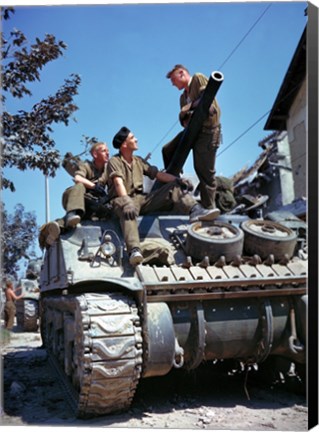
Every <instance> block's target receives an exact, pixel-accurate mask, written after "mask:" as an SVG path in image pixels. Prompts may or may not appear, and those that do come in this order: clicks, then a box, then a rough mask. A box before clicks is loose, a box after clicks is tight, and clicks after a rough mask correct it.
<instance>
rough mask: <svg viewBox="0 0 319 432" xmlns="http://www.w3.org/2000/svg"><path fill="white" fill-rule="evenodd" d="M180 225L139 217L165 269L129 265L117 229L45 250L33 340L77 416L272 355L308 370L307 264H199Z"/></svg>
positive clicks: (99, 229) (172, 219)
mask: <svg viewBox="0 0 319 432" xmlns="http://www.w3.org/2000/svg"><path fill="white" fill-rule="evenodd" d="M188 225H189V224H188V217H186V216H169V215H158V216H147V217H143V218H139V231H140V235H141V238H142V240H143V239H147V238H156V236H157V238H160V239H162V240H165V242H167V243H169V244H170V245H171V248H172V249H171V252H172V255H173V257H174V262H173V263H166V264H163V263H159V264H154V263H153V264H147V263H145V264H144V263H143V264H141V265H139V266H137V267H136V268H133V267H131V266H130V265H129V262H128V256H127V254H126V251H125V250H124V249H123V239H122V236H121V230H120V227H119V225H118V223H117V221H116V220H113V219H111V220H108V221H98V222H91V221H85V222H83V223H82V224H81V225H80V226H79V227H77V228H76V229H74V230H72V231H71V232H69V233H67V234H63V235H61V237H60V239H59V240H58V241H57V242H56V243H55V244H54V245H53V246H51V247H50V248H49V249H48V250H47V252H46V256H45V259H44V265H43V269H42V272H41V278H40V286H41V310H42V317H41V332H42V337H43V340H44V343H45V345H46V348H47V350H48V352H49V355H50V358H51V361H52V364H54V365H55V367H56V368H57V370H59V373H60V375H61V380H63V381H64V384H65V385H66V387H67V388H68V389H69V394H70V395H71V396H70V398H71V399H72V403H73V406H74V409H75V411H76V412H77V415H78V416H81V417H86V416H95V415H103V414H108V413H112V412H116V411H122V410H126V409H128V408H129V406H130V405H131V403H132V400H133V398H134V393H135V390H136V388H137V386H138V382H139V381H140V380H141V379H143V378H147V377H152V376H163V375H165V374H167V373H168V372H169V371H171V370H172V369H174V368H184V369H187V370H192V369H196V368H197V367H199V366H200V365H201V364H202V363H203V362H207V361H211V360H212V361H218V360H227V359H231V360H234V361H236V362H239V363H241V364H243V365H245V366H249V365H251V364H262V363H263V362H265V361H266V360H267V359H268V358H270V357H273V356H278V357H282V358H285V359H287V361H289V362H295V363H297V364H301V365H302V364H305V361H306V359H305V352H306V311H307V290H306V282H307V261H306V260H300V259H297V258H296V257H293V258H292V259H290V260H288V261H287V262H285V263H280V262H272V261H271V260H270V261H269V262H268V263H265V262H261V261H260V260H256V259H252V258H251V259H244V256H243V257H242V258H241V259H240V260H235V261H233V262H226V261H224V260H222V259H221V260H218V261H216V262H213V263H212V262H211V260H209V259H205V257H203V259H202V260H201V261H199V260H198V259H196V258H195V259H194V258H192V257H190V256H188V255H187V248H186V238H185V235H187V232H188V231H189V230H188ZM185 233H186V234H185ZM106 234H107V236H106ZM106 237H107V238H108V241H109V242H111V243H112V244H113V246H114V248H113V249H112V248H111V249H112V250H114V252H113V254H112V256H109V255H107V254H106V255H105V254H104V255H103V253H102V250H103V245H104V244H105V243H104V239H105V238H106ZM110 239H111V240H110ZM212 241H214V239H212ZM165 245H166V243H165ZM107 246H108V248H106V250H110V244H108V245H107ZM219 247H220V246H219ZM229 247H230V246H229V242H227V244H226V248H227V250H228V249H229Z"/></svg>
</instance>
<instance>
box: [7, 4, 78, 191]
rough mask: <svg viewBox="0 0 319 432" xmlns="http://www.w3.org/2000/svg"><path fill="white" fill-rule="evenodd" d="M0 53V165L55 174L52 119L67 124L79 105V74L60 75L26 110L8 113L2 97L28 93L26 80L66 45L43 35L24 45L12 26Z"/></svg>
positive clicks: (56, 153) (33, 77)
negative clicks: (60, 79) (59, 83)
mask: <svg viewBox="0 0 319 432" xmlns="http://www.w3.org/2000/svg"><path fill="white" fill-rule="evenodd" d="M11 13H14V9H13V8H8V7H7V8H5V7H4V8H1V18H2V19H3V20H5V21H6V20H8V19H9V18H10V14H11ZM1 40H2V41H1V42H2V43H1V55H2V70H1V79H2V90H3V94H2V104H3V107H4V112H3V114H2V138H1V145H2V166H3V167H9V168H10V167H15V168H18V169H20V170H22V171H23V170H26V169H39V170H41V171H42V172H43V174H45V175H49V176H54V175H55V173H56V170H57V168H58V167H59V166H60V164H61V157H60V153H59V151H58V150H57V149H56V147H55V141H54V140H53V138H52V137H51V136H50V134H51V133H52V131H53V130H52V124H53V123H64V124H65V125H66V126H67V125H68V124H69V119H70V118H71V117H72V114H73V113H74V112H75V111H76V110H77V109H78V107H77V106H76V105H75V104H74V102H73V98H74V97H75V96H76V95H77V94H78V87H79V85H80V82H81V80H80V77H79V76H78V75H77V74H72V75H71V76H70V77H69V78H67V79H65V82H64V85H62V86H61V87H60V88H59V89H58V90H57V92H56V94H54V95H51V96H48V97H46V98H44V99H42V100H41V101H40V102H38V103H36V104H35V105H34V106H33V107H32V109H31V110H30V111H29V112H27V111H24V110H19V111H18V112H17V113H9V112H8V111H7V110H6V100H7V96H8V95H9V94H10V95H11V96H12V97H14V98H23V97H26V96H31V95H32V93H31V91H30V89H29V88H28V86H27V85H28V83H31V82H33V81H40V71H41V69H42V68H43V67H44V66H45V65H46V64H47V63H49V62H50V61H53V60H56V59H57V58H59V57H60V56H62V55H63V52H64V50H65V49H66V48H67V46H66V44H65V43H64V42H62V41H58V40H56V38H55V36H53V35H48V34H47V35H45V37H44V39H43V40H40V39H39V38H36V40H35V42H34V43H33V44H31V45H30V44H29V43H28V41H27V39H26V37H25V35H24V34H23V33H22V32H21V31H19V30H17V29H13V30H12V31H11V32H10V34H9V35H8V36H6V37H5V35H4V34H3V33H1ZM1 187H2V188H10V189H11V191H14V190H15V187H14V183H13V181H12V180H10V179H8V178H2V184H1Z"/></svg>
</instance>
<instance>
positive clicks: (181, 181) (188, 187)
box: [176, 177, 194, 192]
mask: <svg viewBox="0 0 319 432" xmlns="http://www.w3.org/2000/svg"><path fill="white" fill-rule="evenodd" d="M176 181H177V184H178V185H179V186H180V188H181V189H182V191H183V192H192V191H193V190H194V186H193V184H192V182H191V181H190V180H187V179H185V178H181V177H179V178H177V179H176Z"/></svg>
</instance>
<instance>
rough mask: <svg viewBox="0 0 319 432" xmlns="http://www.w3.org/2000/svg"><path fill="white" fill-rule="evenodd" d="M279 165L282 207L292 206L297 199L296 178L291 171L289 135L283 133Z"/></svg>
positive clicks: (279, 143) (279, 145)
mask: <svg viewBox="0 0 319 432" xmlns="http://www.w3.org/2000/svg"><path fill="white" fill-rule="evenodd" d="M277 148H278V164H279V165H280V168H279V177H280V186H281V187H280V189H281V199H282V203H281V204H282V205H286V204H290V203H291V202H292V201H293V200H294V199H295V190H294V178H293V172H292V169H291V154H290V145H289V141H288V134H287V133H286V132H282V133H281V134H280V137H279V138H278V141H277Z"/></svg>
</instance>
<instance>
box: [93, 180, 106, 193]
mask: <svg viewBox="0 0 319 432" xmlns="http://www.w3.org/2000/svg"><path fill="white" fill-rule="evenodd" d="M93 191H94V193H95V195H98V196H104V195H106V192H105V187H104V186H102V185H101V183H96V185H95V186H94V189H93Z"/></svg>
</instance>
